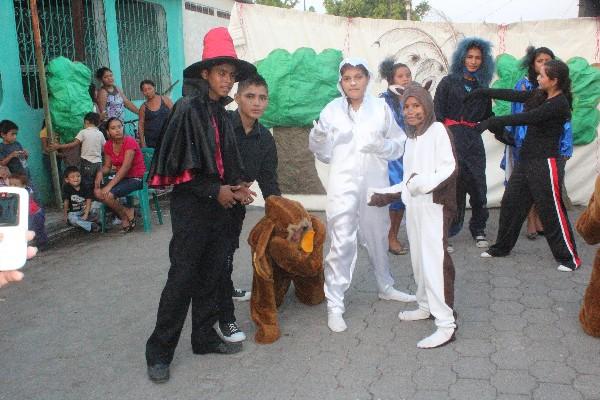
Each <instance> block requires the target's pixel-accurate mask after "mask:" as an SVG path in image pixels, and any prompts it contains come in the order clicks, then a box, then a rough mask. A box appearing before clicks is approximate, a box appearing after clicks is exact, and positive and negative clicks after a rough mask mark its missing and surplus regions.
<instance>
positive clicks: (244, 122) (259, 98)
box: [215, 74, 281, 342]
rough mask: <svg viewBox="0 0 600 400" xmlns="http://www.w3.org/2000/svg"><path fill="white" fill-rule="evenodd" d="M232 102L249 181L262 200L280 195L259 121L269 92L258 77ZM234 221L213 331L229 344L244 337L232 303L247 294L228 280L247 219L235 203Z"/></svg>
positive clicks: (270, 147) (273, 158)
mask: <svg viewBox="0 0 600 400" xmlns="http://www.w3.org/2000/svg"><path fill="white" fill-rule="evenodd" d="M234 99H235V102H236V103H237V105H238V109H237V110H236V111H229V112H228V116H229V117H230V119H231V124H232V125H233V130H234V132H235V138H236V141H237V146H238V150H239V152H240V156H241V157H242V162H243V164H244V171H245V173H246V178H247V179H248V181H257V182H258V186H259V187H260V191H261V192H262V195H263V198H265V199H266V198H267V197H269V196H272V195H274V196H281V191H280V190H279V185H278V183H277V148H276V146H275V140H274V139H273V135H271V132H269V131H268V130H267V128H265V127H264V126H263V125H261V124H260V123H259V122H258V119H259V118H260V117H261V116H262V115H263V113H264V112H265V109H266V108H267V106H268V104H269V89H268V86H267V82H266V81H265V80H264V78H263V77H262V76H260V75H258V74H256V75H253V76H251V77H249V78H248V79H245V80H243V81H241V82H239V83H238V88H237V93H236V94H235V98H234ZM232 212H233V215H234V219H235V235H234V237H232V242H231V248H230V250H229V252H228V254H227V260H226V262H225V270H226V274H225V275H224V277H223V286H222V288H221V292H220V293H221V300H220V304H219V323H218V324H216V325H215V330H216V331H217V333H218V334H219V336H221V338H222V339H223V340H225V341H228V342H239V341H242V340H244V339H246V335H245V334H244V332H242V331H241V330H240V329H239V327H238V326H237V324H236V323H235V315H234V306H233V301H232V300H237V301H246V300H249V299H250V293H249V292H247V291H245V290H241V289H234V287H233V282H232V280H231V273H232V271H233V254H234V253H235V250H236V249H237V248H238V247H239V238H240V234H241V232H242V225H243V223H244V218H245V216H246V207H245V206H244V205H242V204H238V205H236V206H235V207H233V209H232Z"/></svg>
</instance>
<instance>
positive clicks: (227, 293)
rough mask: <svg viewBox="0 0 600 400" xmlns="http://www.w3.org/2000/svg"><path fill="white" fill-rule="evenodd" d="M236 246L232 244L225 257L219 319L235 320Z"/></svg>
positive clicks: (223, 320)
mask: <svg viewBox="0 0 600 400" xmlns="http://www.w3.org/2000/svg"><path fill="white" fill-rule="evenodd" d="M234 252H235V247H233V246H231V248H230V249H229V251H228V252H227V257H226V259H225V264H224V265H225V267H224V271H223V276H222V278H221V288H220V290H219V298H220V299H219V321H220V322H235V307H234V305H233V299H232V296H233V290H234V288H233V281H232V280H231V274H232V273H233V254H234Z"/></svg>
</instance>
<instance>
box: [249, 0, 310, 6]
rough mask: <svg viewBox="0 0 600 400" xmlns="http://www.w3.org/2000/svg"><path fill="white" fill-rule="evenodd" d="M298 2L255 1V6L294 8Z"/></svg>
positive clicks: (282, 0) (289, 0) (290, 0)
mask: <svg viewBox="0 0 600 400" xmlns="http://www.w3.org/2000/svg"><path fill="white" fill-rule="evenodd" d="M299 1H300V0H256V4H262V5H263V6H271V7H279V8H294V7H296V4H298V2H299Z"/></svg>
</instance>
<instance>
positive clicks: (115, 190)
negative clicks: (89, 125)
mask: <svg viewBox="0 0 600 400" xmlns="http://www.w3.org/2000/svg"><path fill="white" fill-rule="evenodd" d="M106 126H107V132H108V137H109V140H108V141H107V142H106V144H105V145H104V164H103V165H102V169H100V170H99V171H98V173H97V174H96V180H95V182H94V195H95V196H96V198H97V199H98V200H100V201H101V202H102V203H104V204H105V205H106V206H107V207H108V208H110V209H111V210H113V211H114V212H115V213H116V214H117V215H118V216H119V218H120V219H121V224H122V232H124V233H128V232H131V231H132V230H133V228H135V212H134V209H133V208H128V207H125V206H123V205H122V204H121V203H120V202H119V200H118V199H119V198H120V197H124V196H127V195H128V194H129V193H131V192H133V191H135V190H139V189H141V188H142V179H143V177H144V172H145V171H146V166H145V164H144V156H143V155H142V151H141V150H140V146H139V145H138V144H137V142H136V141H135V139H133V138H132V137H130V136H125V135H124V134H123V123H122V122H121V120H119V119H118V118H109V120H108V121H107V124H106ZM113 167H114V169H115V170H116V174H115V176H114V178H112V179H111V180H110V181H108V183H107V184H106V185H104V186H101V185H102V181H103V179H104V176H105V175H109V174H110V173H111V171H112V170H113Z"/></svg>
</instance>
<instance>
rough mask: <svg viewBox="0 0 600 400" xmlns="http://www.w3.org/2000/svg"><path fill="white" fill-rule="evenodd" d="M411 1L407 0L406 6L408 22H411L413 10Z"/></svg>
mask: <svg viewBox="0 0 600 400" xmlns="http://www.w3.org/2000/svg"><path fill="white" fill-rule="evenodd" d="M410 3H411V0H405V3H404V6H405V7H406V20H407V21H410V11H411V8H412V5H411V4H410Z"/></svg>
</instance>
